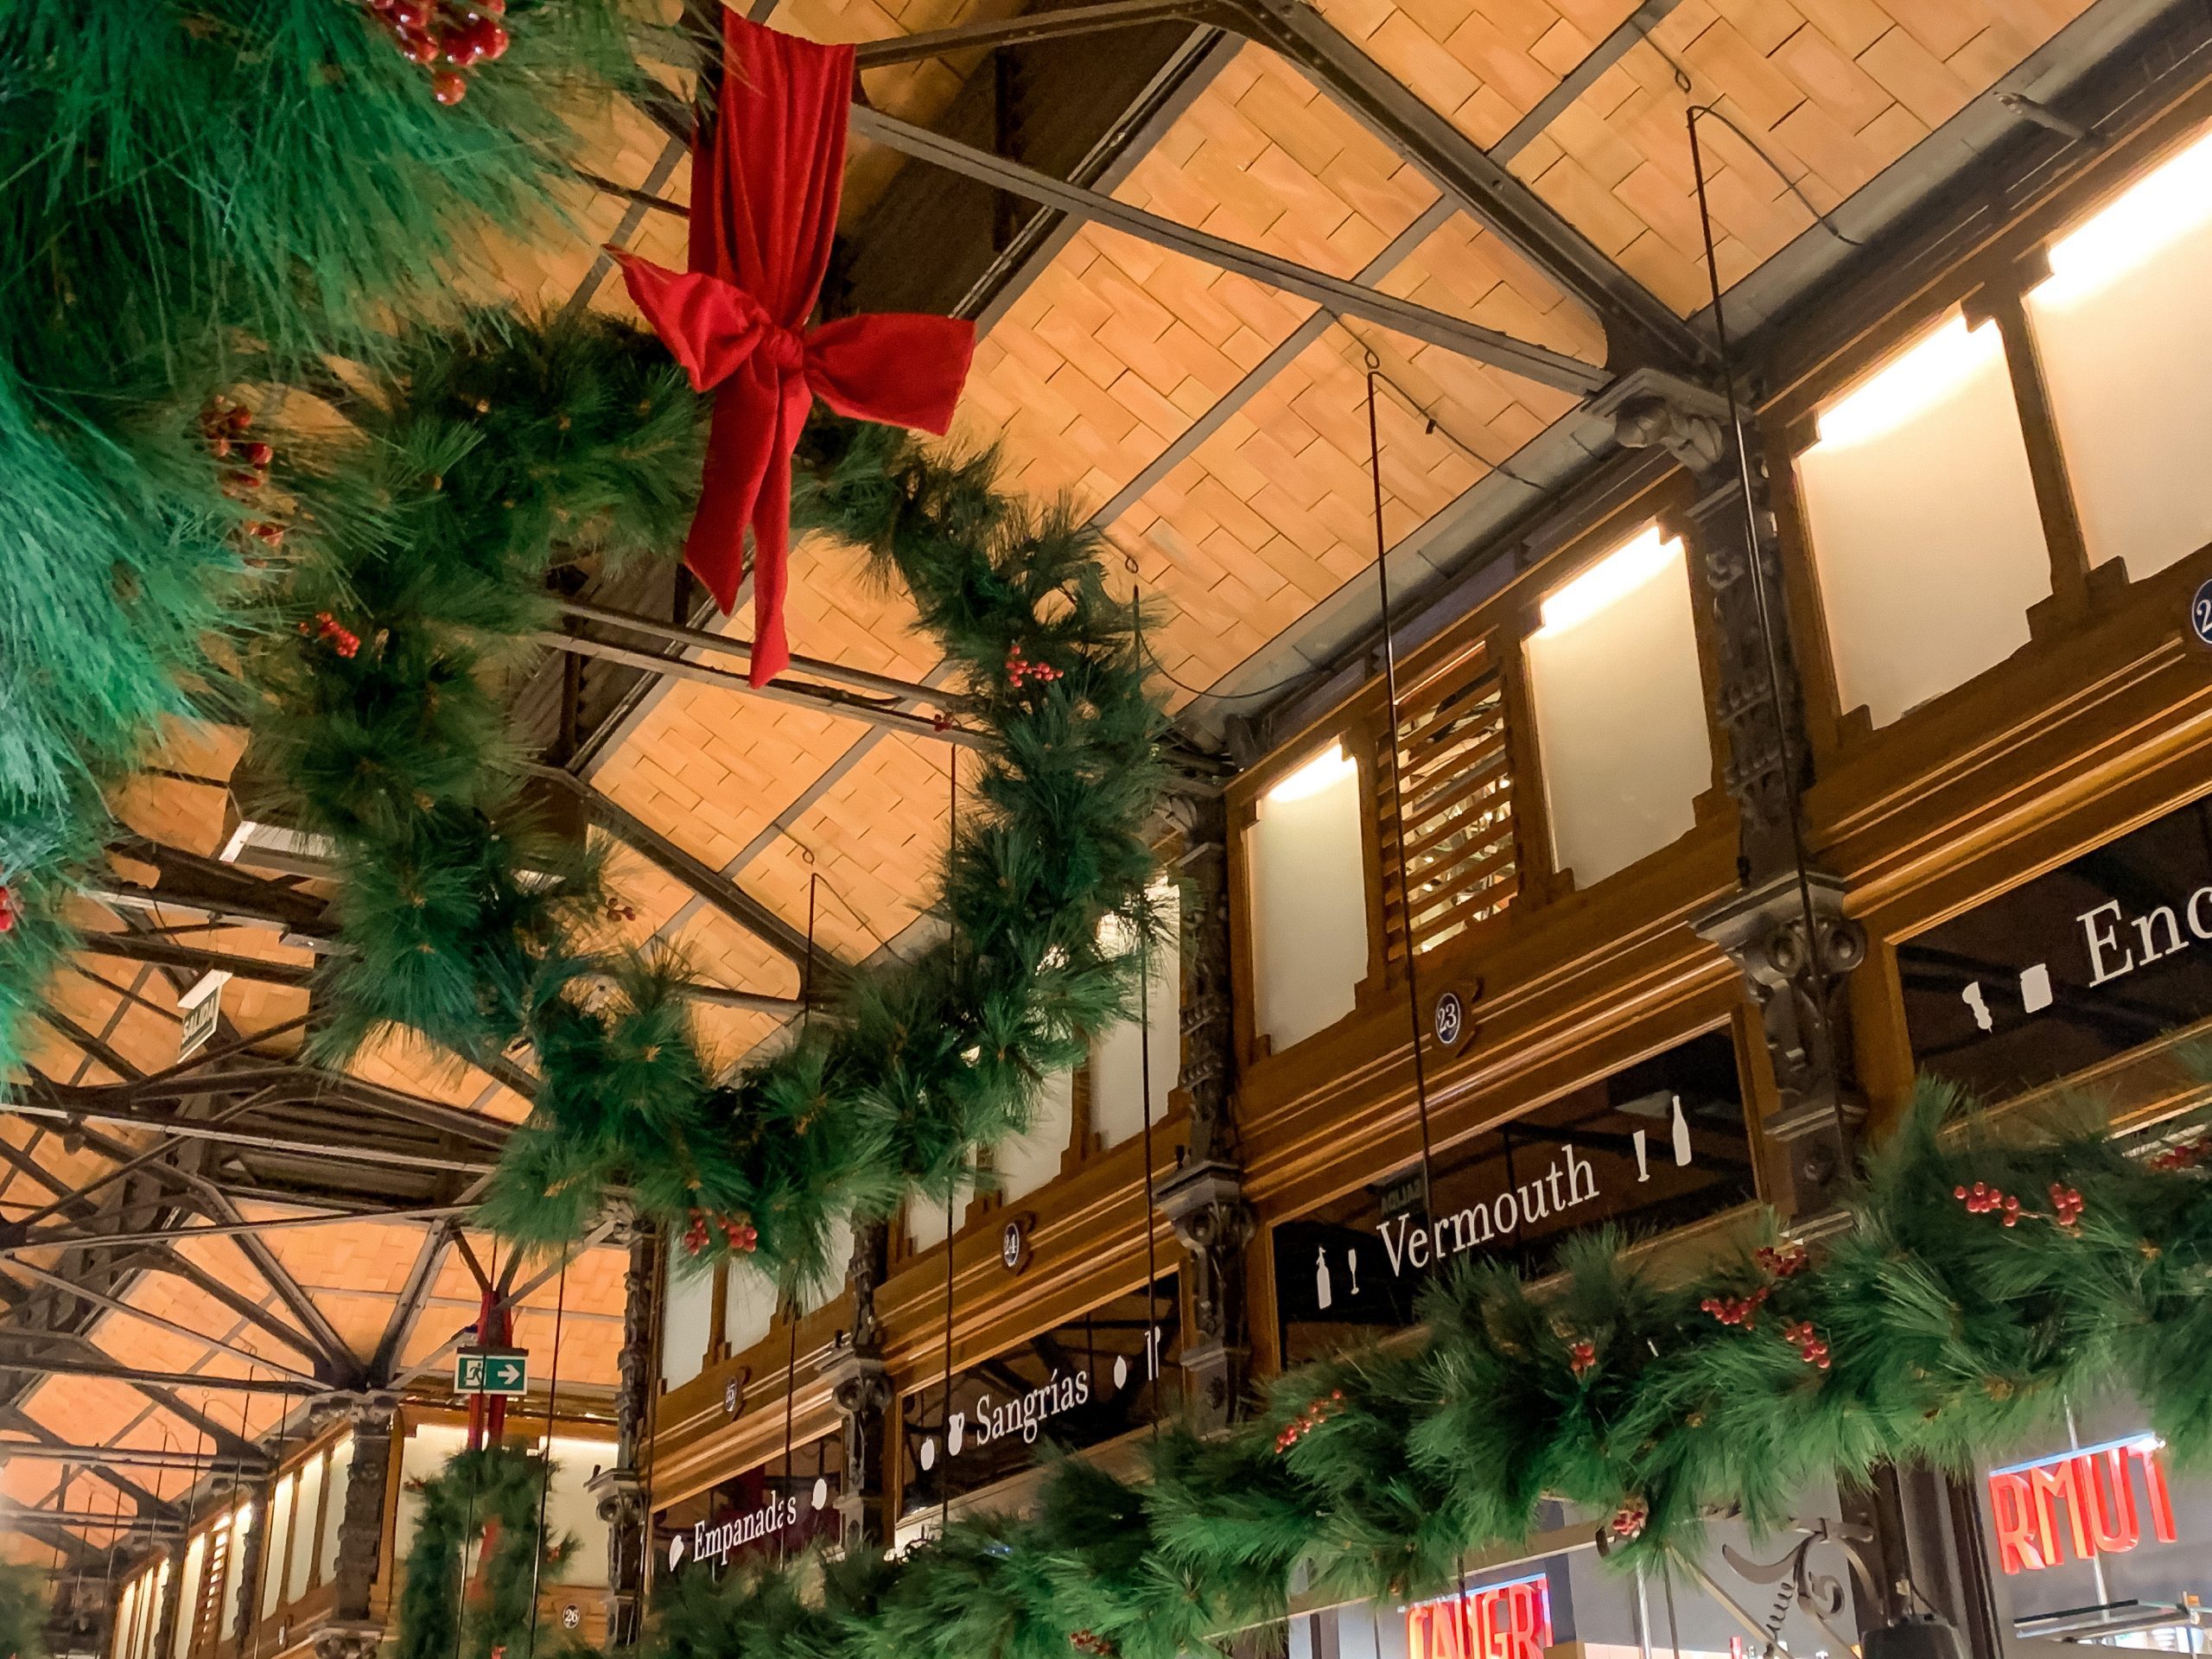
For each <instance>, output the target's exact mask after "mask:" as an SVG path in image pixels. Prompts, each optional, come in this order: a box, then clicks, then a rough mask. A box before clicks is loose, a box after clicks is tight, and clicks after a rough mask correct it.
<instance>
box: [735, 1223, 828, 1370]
mask: <svg viewBox="0 0 2212 1659" xmlns="http://www.w3.org/2000/svg"><path fill="white" fill-rule="evenodd" d="M822 1254H823V1258H824V1259H825V1260H826V1261H827V1262H829V1272H828V1273H826V1274H823V1277H822V1281H821V1282H820V1283H819V1284H816V1285H810V1286H809V1287H807V1291H806V1294H805V1296H804V1302H805V1306H806V1312H808V1313H813V1312H814V1310H815V1309H816V1308H817V1307H822V1306H826V1305H827V1304H829V1302H831V1301H833V1300H836V1298H838V1297H840V1296H842V1295H843V1294H845V1269H846V1268H848V1267H849V1266H850V1265H851V1263H852V1260H853V1224H852V1222H851V1220H850V1218H845V1219H841V1220H837V1221H833V1222H831V1223H830V1224H829V1238H828V1239H827V1240H826V1241H824V1243H823V1250H822ZM737 1271H738V1269H736V1268H732V1269H731V1272H732V1273H733V1274H734V1273H736V1272H737ZM753 1276H754V1277H755V1278H758V1277H760V1274H754V1275H753ZM735 1345H736V1344H734V1343H733V1344H731V1346H733V1347H734V1346H735Z"/></svg>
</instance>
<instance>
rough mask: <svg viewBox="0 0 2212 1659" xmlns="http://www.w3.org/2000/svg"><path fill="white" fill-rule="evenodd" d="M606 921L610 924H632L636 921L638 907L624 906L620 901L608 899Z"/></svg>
mask: <svg viewBox="0 0 2212 1659" xmlns="http://www.w3.org/2000/svg"><path fill="white" fill-rule="evenodd" d="M637 919H638V907H637V906H635V905H626V904H624V903H623V902H622V901H621V900H620V899H608V900H607V920H608V921H610V922H634V921H636V920H637Z"/></svg>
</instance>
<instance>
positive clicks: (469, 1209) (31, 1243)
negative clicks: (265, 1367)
mask: <svg viewBox="0 0 2212 1659" xmlns="http://www.w3.org/2000/svg"><path fill="white" fill-rule="evenodd" d="M475 1211H476V1206H475V1205H473V1204H439V1205H428V1206H424V1207H420V1208H413V1209H405V1210H360V1211H344V1212H341V1213H336V1214H330V1215H311V1216H272V1217H269V1218H267V1219H266V1220H263V1221H238V1222H226V1223H219V1224H215V1225H213V1226H208V1227H167V1228H162V1229H161V1230H158V1231H148V1232H126V1233H94V1232H66V1233H34V1234H32V1235H30V1236H29V1237H27V1238H24V1239H22V1241H20V1242H19V1243H14V1244H8V1245H0V1256H4V1255H14V1254H16V1253H17V1252H19V1251H22V1250H67V1249H80V1248H95V1247H99V1246H101V1245H124V1244H168V1243H175V1242H176V1241H178V1240H180V1239H187V1240H188V1239H194V1238H235V1237H237V1236H238V1235H239V1234H241V1233H274V1232H284V1231H289V1230H295V1229H298V1228H302V1227H330V1226H335V1225H338V1224H346V1225H351V1224H354V1223H356V1222H364V1221H365V1222H378V1223H398V1222H412V1221H429V1222H436V1221H449V1220H451V1219H453V1218H454V1217H456V1216H467V1215H474V1213H475Z"/></svg>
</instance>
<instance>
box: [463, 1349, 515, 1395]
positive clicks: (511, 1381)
mask: <svg viewBox="0 0 2212 1659" xmlns="http://www.w3.org/2000/svg"><path fill="white" fill-rule="evenodd" d="M529 1387H530V1355H529V1354H528V1353H526V1352H525V1351H523V1350H522V1349H520V1348H461V1349H456V1350H455V1351H454V1357H453V1391H454V1393H455V1394H522V1393H524V1392H526V1391H527V1390H528V1389H529Z"/></svg>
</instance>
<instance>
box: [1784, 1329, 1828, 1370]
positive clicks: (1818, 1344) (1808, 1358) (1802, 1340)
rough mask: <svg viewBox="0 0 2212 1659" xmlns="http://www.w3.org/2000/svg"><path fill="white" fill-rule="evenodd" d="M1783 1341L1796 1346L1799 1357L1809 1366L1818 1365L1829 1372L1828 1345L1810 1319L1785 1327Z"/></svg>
mask: <svg viewBox="0 0 2212 1659" xmlns="http://www.w3.org/2000/svg"><path fill="white" fill-rule="evenodd" d="M1782 1339H1783V1341H1784V1342H1788V1343H1794V1344H1796V1348H1797V1357H1798V1358H1800V1359H1802V1360H1803V1361H1804V1362H1805V1363H1807V1364H1808V1365H1816V1366H1818V1367H1819V1368H1820V1369H1821V1370H1824V1371H1825V1370H1827V1368H1828V1345H1827V1343H1825V1342H1823V1341H1822V1340H1821V1334H1820V1332H1817V1331H1815V1330H1814V1329H1813V1322H1812V1321H1811V1320H1810V1319H1800V1320H1798V1321H1797V1323H1796V1324H1795V1325H1783V1327H1782Z"/></svg>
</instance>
